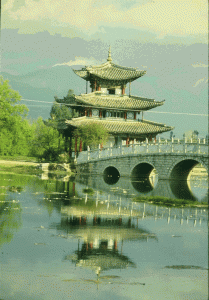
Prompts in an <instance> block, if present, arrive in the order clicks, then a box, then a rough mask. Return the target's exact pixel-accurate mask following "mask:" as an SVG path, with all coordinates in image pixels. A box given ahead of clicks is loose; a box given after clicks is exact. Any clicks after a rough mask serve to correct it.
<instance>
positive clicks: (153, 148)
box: [75, 138, 208, 164]
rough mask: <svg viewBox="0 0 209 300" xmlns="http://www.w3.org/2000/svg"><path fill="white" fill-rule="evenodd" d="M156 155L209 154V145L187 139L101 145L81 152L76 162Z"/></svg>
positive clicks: (200, 140) (202, 140)
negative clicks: (102, 146) (115, 145)
mask: <svg viewBox="0 0 209 300" xmlns="http://www.w3.org/2000/svg"><path fill="white" fill-rule="evenodd" d="M148 153H149V154H152V153H153V154H156V153H161V154H162V153H172V154H174V153H178V154H190V155H192V154H208V144H206V141H205V139H198V140H192V139H189V140H188V139H185V140H184V141H182V140H179V139H175V140H174V139H173V138H172V139H171V140H161V139H160V138H159V139H158V140H156V141H154V142H148V140H146V141H145V142H141V143H140V142H136V141H135V140H134V141H133V143H130V144H129V145H124V144H121V145H120V146H118V147H113V146H112V145H110V147H107V148H101V147H100V145H99V146H98V149H90V147H89V146H88V147H87V151H83V152H80V153H79V155H78V158H75V161H76V162H77V163H78V164H79V163H84V162H89V161H95V160H99V159H103V158H108V157H111V158H113V157H114V158H115V157H122V156H126V155H129V156H131V155H137V154H139V155H146V154H148Z"/></svg>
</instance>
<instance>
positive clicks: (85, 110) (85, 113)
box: [85, 109, 87, 117]
mask: <svg viewBox="0 0 209 300" xmlns="http://www.w3.org/2000/svg"><path fill="white" fill-rule="evenodd" d="M86 116H87V110H86V109H85V117H86Z"/></svg>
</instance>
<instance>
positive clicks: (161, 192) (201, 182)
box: [76, 172, 208, 201]
mask: <svg viewBox="0 0 209 300" xmlns="http://www.w3.org/2000/svg"><path fill="white" fill-rule="evenodd" d="M76 180H77V181H78V182H82V183H83V184H86V185H88V186H92V187H93V188H97V189H101V190H105V191H109V190H110V186H112V187H113V188H115V189H117V190H119V191H121V193H122V194H123V193H128V194H129V195H135V196H143V195H144V196H162V197H169V198H177V199H189V200H199V201H203V200H205V199H207V197H208V188H207V177H206V176H201V177H199V178H196V177H194V176H193V177H191V176H190V180H162V179H161V180H158V175H157V174H156V173H154V172H153V173H152V175H151V176H149V177H144V178H143V177H141V178H137V177H132V178H131V179H129V178H124V177H120V178H118V177H117V181H115V182H114V180H115V179H114V177H109V178H108V180H109V181H108V180H107V178H105V177H102V176H84V175H79V174H78V175H77V176H76ZM110 181H111V182H110ZM197 187H198V188H197ZM206 201H207V200H206Z"/></svg>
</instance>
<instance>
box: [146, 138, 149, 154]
mask: <svg viewBox="0 0 209 300" xmlns="http://www.w3.org/2000/svg"><path fill="white" fill-rule="evenodd" d="M146 145H147V147H146V152H147V153H148V152H149V144H148V138H146Z"/></svg>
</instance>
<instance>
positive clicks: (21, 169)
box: [0, 165, 42, 175]
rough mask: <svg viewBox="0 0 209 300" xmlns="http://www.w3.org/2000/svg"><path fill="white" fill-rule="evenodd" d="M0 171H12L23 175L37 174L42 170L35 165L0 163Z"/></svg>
mask: <svg viewBox="0 0 209 300" xmlns="http://www.w3.org/2000/svg"><path fill="white" fill-rule="evenodd" d="M0 172H1V173H14V174H24V175H38V174H41V173H42V170H40V169H37V168H36V166H25V165H18V166H17V165H0Z"/></svg>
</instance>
